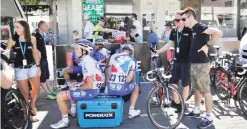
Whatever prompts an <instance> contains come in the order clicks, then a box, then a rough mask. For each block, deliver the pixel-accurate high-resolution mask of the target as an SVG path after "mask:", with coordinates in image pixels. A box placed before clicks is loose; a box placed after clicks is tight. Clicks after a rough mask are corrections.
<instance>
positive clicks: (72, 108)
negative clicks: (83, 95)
mask: <svg viewBox="0 0 247 129" xmlns="http://www.w3.org/2000/svg"><path fill="white" fill-rule="evenodd" d="M70 112H71V113H72V114H75V113H76V104H73V103H72V104H71V109H70Z"/></svg>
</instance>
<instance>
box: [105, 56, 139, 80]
mask: <svg viewBox="0 0 247 129" xmlns="http://www.w3.org/2000/svg"><path fill="white" fill-rule="evenodd" d="M132 70H133V71H135V70H136V62H135V61H134V58H133V57H132V56H130V55H129V54H126V53H117V54H114V55H112V57H111V59H110V62H109V80H108V82H109V84H110V85H111V84H118V85H119V84H120V85H123V84H124V83H126V79H127V76H128V74H129V72H130V71H132Z"/></svg>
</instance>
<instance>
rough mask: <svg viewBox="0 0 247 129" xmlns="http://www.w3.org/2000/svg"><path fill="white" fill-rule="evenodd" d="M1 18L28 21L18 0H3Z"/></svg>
mask: <svg viewBox="0 0 247 129" xmlns="http://www.w3.org/2000/svg"><path fill="white" fill-rule="evenodd" d="M1 16H8V17H17V18H23V19H26V16H25V14H24V12H23V10H22V8H21V5H20V3H19V1H18V0H1Z"/></svg>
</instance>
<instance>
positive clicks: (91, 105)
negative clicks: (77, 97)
mask: <svg viewBox="0 0 247 129" xmlns="http://www.w3.org/2000/svg"><path fill="white" fill-rule="evenodd" d="M123 105H124V102H123V99H122V97H118V96H106V95H99V96H98V97H97V98H94V99H90V100H81V101H77V117H78V124H79V126H80V127H81V128H91V127H117V126H119V125H120V124H121V123H122V121H123Z"/></svg>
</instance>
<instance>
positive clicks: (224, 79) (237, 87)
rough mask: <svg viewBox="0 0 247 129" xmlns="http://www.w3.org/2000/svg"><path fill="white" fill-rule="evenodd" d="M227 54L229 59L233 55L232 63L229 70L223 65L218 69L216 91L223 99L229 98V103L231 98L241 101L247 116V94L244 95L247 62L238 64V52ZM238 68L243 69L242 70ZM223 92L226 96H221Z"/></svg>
mask: <svg viewBox="0 0 247 129" xmlns="http://www.w3.org/2000/svg"><path fill="white" fill-rule="evenodd" d="M227 56H228V60H230V58H231V57H233V60H232V62H231V64H232V65H229V66H228V69H227V70H224V69H222V68H221V67H219V68H217V69H216V71H215V76H216V75H218V77H216V79H217V80H216V84H215V88H216V91H215V92H216V94H217V96H218V97H219V98H220V99H221V100H227V102H228V103H229V102H230V99H231V98H235V100H237V101H239V105H240V108H241V110H242V112H243V114H244V115H245V117H246V118H247V95H245V96H244V94H246V93H247V64H244V65H242V66H236V64H235V59H236V57H237V56H238V54H231V53H230V54H229V53H228V54H227ZM238 68H241V69H243V70H242V71H240V70H238ZM217 73H218V74H217ZM237 76H238V77H239V78H237ZM221 93H223V94H225V96H221V95H220V94H221ZM244 101H245V102H244Z"/></svg>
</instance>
